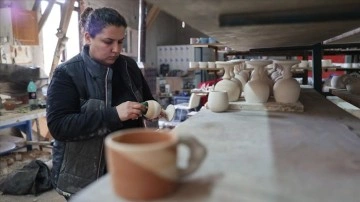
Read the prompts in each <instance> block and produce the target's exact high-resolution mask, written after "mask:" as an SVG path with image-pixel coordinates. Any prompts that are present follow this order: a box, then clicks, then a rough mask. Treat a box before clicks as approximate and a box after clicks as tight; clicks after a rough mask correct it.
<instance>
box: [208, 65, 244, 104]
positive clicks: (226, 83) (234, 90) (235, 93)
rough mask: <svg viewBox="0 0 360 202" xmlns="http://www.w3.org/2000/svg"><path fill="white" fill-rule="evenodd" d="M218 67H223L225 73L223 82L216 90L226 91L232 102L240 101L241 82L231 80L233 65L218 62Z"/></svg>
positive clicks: (218, 84) (216, 86)
mask: <svg viewBox="0 0 360 202" xmlns="http://www.w3.org/2000/svg"><path fill="white" fill-rule="evenodd" d="M216 65H217V66H220V65H221V66H222V67H223V68H224V71H225V72H224V76H223V77H222V80H221V81H219V82H217V83H216V85H215V87H214V90H216V91H226V92H227V93H228V96H229V101H230V102H231V101H236V100H238V99H239V96H240V93H241V83H240V81H234V80H231V79H232V77H231V74H230V71H232V67H233V64H232V63H230V62H222V63H219V62H216ZM239 84H240V85H239Z"/></svg>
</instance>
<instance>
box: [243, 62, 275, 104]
mask: <svg viewBox="0 0 360 202" xmlns="http://www.w3.org/2000/svg"><path fill="white" fill-rule="evenodd" d="M271 63H272V61H270V60H251V61H246V64H247V65H250V66H252V67H253V68H254V71H253V72H252V74H251V75H252V76H251V79H250V81H248V82H247V83H246V84H245V87H244V97H245V101H246V102H248V103H265V102H267V100H268V99H269V95H270V87H269V84H268V83H267V81H266V80H264V75H263V74H265V70H264V69H265V66H266V65H268V64H271Z"/></svg>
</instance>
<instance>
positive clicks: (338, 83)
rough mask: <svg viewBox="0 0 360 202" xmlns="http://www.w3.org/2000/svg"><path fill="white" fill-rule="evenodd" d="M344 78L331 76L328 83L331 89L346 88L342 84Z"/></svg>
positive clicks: (343, 76) (342, 76)
mask: <svg viewBox="0 0 360 202" xmlns="http://www.w3.org/2000/svg"><path fill="white" fill-rule="evenodd" d="M345 76H346V75H341V76H338V75H333V76H332V77H331V81H330V85H331V87H333V88H337V89H345V88H346V86H345V83H344V79H345Z"/></svg>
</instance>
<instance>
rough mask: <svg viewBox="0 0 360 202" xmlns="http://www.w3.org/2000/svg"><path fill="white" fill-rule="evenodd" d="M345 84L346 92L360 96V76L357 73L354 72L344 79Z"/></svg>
mask: <svg viewBox="0 0 360 202" xmlns="http://www.w3.org/2000/svg"><path fill="white" fill-rule="evenodd" d="M344 83H345V84H346V90H347V91H349V93H351V94H354V95H360V74H359V73H357V72H353V73H351V74H349V75H347V76H346V77H345V79H344Z"/></svg>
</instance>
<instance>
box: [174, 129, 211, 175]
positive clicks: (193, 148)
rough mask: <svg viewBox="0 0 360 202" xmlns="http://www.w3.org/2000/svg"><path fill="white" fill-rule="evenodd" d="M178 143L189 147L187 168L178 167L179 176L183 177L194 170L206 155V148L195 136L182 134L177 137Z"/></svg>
mask: <svg viewBox="0 0 360 202" xmlns="http://www.w3.org/2000/svg"><path fill="white" fill-rule="evenodd" d="M179 144H184V145H186V146H187V147H189V150H190V154H189V160H188V165H187V168H179V175H180V177H185V176H187V175H189V174H191V173H193V172H195V171H196V170H197V169H198V168H199V167H200V165H201V163H202V162H203V160H204V159H205V157H206V153H207V151H206V148H205V146H204V145H202V144H201V143H200V142H199V141H198V140H197V139H196V138H195V137H192V136H182V137H179Z"/></svg>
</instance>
